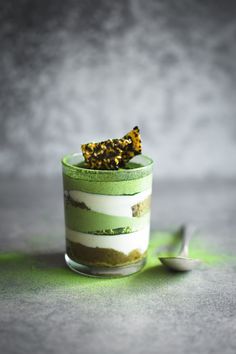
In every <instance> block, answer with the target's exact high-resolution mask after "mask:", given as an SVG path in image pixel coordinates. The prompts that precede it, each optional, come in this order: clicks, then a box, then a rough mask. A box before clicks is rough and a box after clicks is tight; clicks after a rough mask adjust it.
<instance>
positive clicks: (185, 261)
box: [159, 226, 201, 272]
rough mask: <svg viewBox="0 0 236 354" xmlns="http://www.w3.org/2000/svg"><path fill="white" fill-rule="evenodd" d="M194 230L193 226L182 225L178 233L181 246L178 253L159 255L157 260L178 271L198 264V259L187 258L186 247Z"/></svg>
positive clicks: (184, 270)
mask: <svg viewBox="0 0 236 354" xmlns="http://www.w3.org/2000/svg"><path fill="white" fill-rule="evenodd" d="M194 232H195V229H194V228H193V227H189V226H188V227H186V226H182V227H181V229H180V234H181V235H182V247H181V250H180V253H179V255H178V256H176V257H159V260H160V261H161V263H162V264H163V265H165V266H166V267H168V268H170V269H172V270H176V271H179V272H186V271H190V270H192V269H194V268H196V267H197V266H198V265H200V263H201V261H200V260H199V259H193V258H189V256H188V248H189V242H190V240H191V238H192V236H193V234H194Z"/></svg>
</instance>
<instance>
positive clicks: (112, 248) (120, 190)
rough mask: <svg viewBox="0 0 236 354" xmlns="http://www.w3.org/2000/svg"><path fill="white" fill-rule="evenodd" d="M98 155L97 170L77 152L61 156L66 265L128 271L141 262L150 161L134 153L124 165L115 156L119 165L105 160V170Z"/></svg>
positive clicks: (92, 271)
mask: <svg viewBox="0 0 236 354" xmlns="http://www.w3.org/2000/svg"><path fill="white" fill-rule="evenodd" d="M109 146H110V145H109ZM82 151H83V149H82ZM126 152H127V151H126ZM106 154H107V155H106V156H108V155H109V156H110V157H111V154H108V151H106ZM131 155H133V154H131ZM136 155H137V154H136ZM102 158H103V160H102V161H103V162H102V168H100V167H101V163H99V161H96V160H93V165H94V166H93V168H91V167H90V166H89V164H88V162H87V161H86V157H84V155H83V154H79V153H75V154H70V155H67V156H65V157H64V158H63V159H62V166H63V182H64V202H65V203H64V205H65V224H66V255H65V259H66V263H67V264H68V266H69V267H70V268H71V269H73V270H75V271H77V272H80V273H83V274H86V275H90V276H100V277H112V276H122V275H129V274H132V273H134V272H137V271H138V270H140V269H141V268H142V267H143V265H144V264H145V260H146V254H147V248H148V242H149V228H150V201H151V187H152V164H153V162H152V160H151V159H150V158H148V157H146V156H144V155H141V154H139V155H138V156H134V157H133V156H132V158H131V160H129V161H126V162H125V163H124V162H123V161H121V159H118V163H117V164H119V165H121V164H123V167H118V168H117V166H115V164H110V165H109V163H110V161H109V163H107V164H106V169H104V166H105V162H104V161H105V160H106V159H105V158H104V156H103V157H102ZM112 161H113V160H112ZM97 163H98V164H97ZM96 164H97V165H96ZM95 165H96V166H95ZM108 166H112V167H111V168H110V169H108ZM94 167H97V168H94Z"/></svg>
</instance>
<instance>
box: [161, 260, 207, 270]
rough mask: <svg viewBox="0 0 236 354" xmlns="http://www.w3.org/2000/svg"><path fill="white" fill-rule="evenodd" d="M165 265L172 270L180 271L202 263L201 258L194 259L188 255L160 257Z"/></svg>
mask: <svg viewBox="0 0 236 354" xmlns="http://www.w3.org/2000/svg"><path fill="white" fill-rule="evenodd" d="M159 260H160V261H161V263H162V264H163V265H165V266H166V267H168V268H169V269H171V270H175V271H179V272H187V271H190V270H192V269H194V268H196V267H197V266H199V265H200V263H201V261H200V260H199V259H192V258H187V257H159Z"/></svg>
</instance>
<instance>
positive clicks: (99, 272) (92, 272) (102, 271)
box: [65, 254, 146, 278]
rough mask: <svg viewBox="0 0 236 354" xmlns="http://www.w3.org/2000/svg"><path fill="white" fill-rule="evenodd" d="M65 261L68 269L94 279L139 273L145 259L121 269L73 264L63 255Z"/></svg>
mask: <svg viewBox="0 0 236 354" xmlns="http://www.w3.org/2000/svg"><path fill="white" fill-rule="evenodd" d="M65 261H66V264H67V265H68V267H69V268H70V269H71V270H73V271H74V272H76V273H79V274H82V275H85V276H89V277H95V278H118V277H125V276H127V275H131V274H134V273H137V272H139V271H140V270H141V269H142V268H143V267H144V265H145V263H146V259H145V258H143V259H142V260H140V261H138V262H136V263H133V264H129V265H127V266H122V267H96V266H89V265H85V264H80V263H77V262H74V261H72V259H70V258H69V257H68V255H67V254H65Z"/></svg>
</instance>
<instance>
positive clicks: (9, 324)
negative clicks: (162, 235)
mask: <svg viewBox="0 0 236 354" xmlns="http://www.w3.org/2000/svg"><path fill="white" fill-rule="evenodd" d="M60 182H61V181H60V178H59V177H58V178H57V179H55V180H54V181H53V180H46V179H38V180H37V179H31V180H25V181H22V180H15V181H14V180H9V179H8V180H1V183H0V195H1V204H0V228H1V233H0V235H1V253H0V261H1V262H0V264H1V269H0V277H1V282H0V287H1V293H0V295H1V302H0V318H1V320H0V329H1V335H0V348H1V352H2V353H6V354H13V353H16V354H20V353H22V354H23V353H24V354H28V353H35V354H41V353H47V354H49V353H57V354H62V353H63V354H64V353H69V354H72V353H73V354H74V353H81V354H90V353H99V354H100V353H107V354H110V353H131V354H133V353H136V354H137V353H140V354H141V353H142V354H143V353H148V354H149V353H161V354H162V353H163V354H165V353H168V354H169V353H170V354H171V353H176V354H185V353H186V354H187V353H188V354H189V353H193V354H195V353H196V354H198V353H219V354H220V353H224V354H231V353H232V354H234V353H235V351H236V336H235V333H236V282H235V275H236V265H235V262H232V263H227V262H226V263H223V264H222V265H220V264H216V265H214V266H213V265H211V266H204V267H203V268H201V269H198V270H196V271H194V272H192V273H189V274H186V275H181V276H178V275H175V274H172V273H167V272H166V271H164V270H163V268H161V267H159V266H158V265H157V266H154V267H152V268H151V269H149V270H147V271H144V272H142V273H139V274H137V275H134V276H131V277H128V278H124V279H116V280H96V279H88V278H85V277H81V276H78V275H76V274H74V273H72V272H70V270H67V269H66V268H65V266H64V261H63V251H64V235H63V209H62V197H61V194H62V193H61V184H60ZM235 212H236V189H235V182H234V181H223V180H222V181H211V180H209V181H205V182H204V181H202V182H201V181H198V182H194V181H187V180H186V181H181V182H177V181H174V182H171V181H166V182H161V181H160V182H159V183H155V184H154V197H153V214H152V229H153V230H156V229H158V230H161V229H166V230H173V229H175V227H177V226H178V225H179V224H180V223H182V222H183V221H188V222H193V223H195V224H196V225H197V226H198V227H199V228H200V229H201V238H202V239H203V240H204V242H206V244H208V247H209V248H208V250H210V249H213V248H214V249H217V250H218V254H222V256H223V255H224V254H229V255H232V256H234V257H235V254H236V238H235V233H236V219H235V214H236V213H235ZM6 252H7V253H8V254H9V252H11V254H12V252H14V254H15V255H14V256H13V258H12V260H11V258H7V257H5V258H4V254H5V253H6ZM19 252H24V253H28V254H29V255H35V257H38V259H40V262H39V263H37V264H39V267H40V268H39V269H36V268H37V267H38V265H37V267H36V266H35V265H32V264H31V263H27V260H26V261H25V260H24V258H19V256H18V255H19V254H20V253H19ZM4 259H5V261H4ZM35 267H36V268H35ZM52 274H53V275H52Z"/></svg>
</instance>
